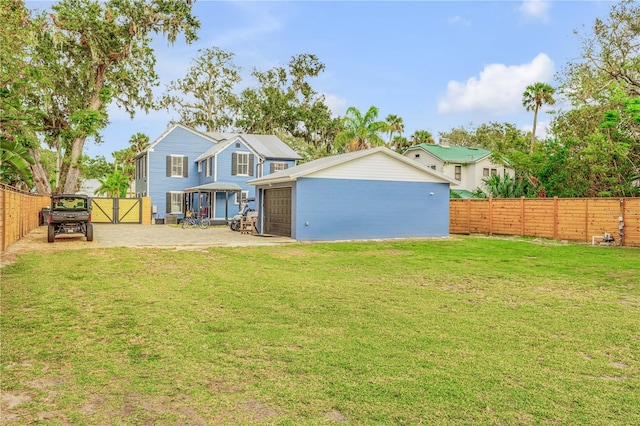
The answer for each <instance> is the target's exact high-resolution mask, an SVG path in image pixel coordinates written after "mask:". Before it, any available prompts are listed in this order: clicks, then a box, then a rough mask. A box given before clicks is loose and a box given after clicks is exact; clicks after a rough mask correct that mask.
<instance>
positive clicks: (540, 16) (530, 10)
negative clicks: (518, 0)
mask: <svg viewBox="0 0 640 426" xmlns="http://www.w3.org/2000/svg"><path fill="white" fill-rule="evenodd" d="M550 9H551V2H549V1H545V0H524V1H523V2H522V4H521V5H520V7H519V8H518V10H519V11H520V12H521V13H522V14H523V15H524V16H525V17H527V18H529V19H536V20H542V21H547V20H549V10H550Z"/></svg>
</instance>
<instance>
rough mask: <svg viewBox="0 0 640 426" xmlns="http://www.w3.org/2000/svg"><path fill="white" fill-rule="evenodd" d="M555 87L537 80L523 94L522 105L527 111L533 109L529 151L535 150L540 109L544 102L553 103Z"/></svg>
mask: <svg viewBox="0 0 640 426" xmlns="http://www.w3.org/2000/svg"><path fill="white" fill-rule="evenodd" d="M554 93H555V89H554V88H553V87H551V86H549V85H548V84H546V83H541V82H537V83H534V84H531V85H529V86H527V88H526V89H525V91H524V93H523V94H522V106H524V107H525V108H526V109H527V111H533V131H532V132H531V144H530V145H529V153H531V152H533V144H534V143H535V141H536V125H537V124H538V111H539V110H540V107H541V106H542V105H543V104H548V105H553V104H555V103H556V101H555V99H553V95H554Z"/></svg>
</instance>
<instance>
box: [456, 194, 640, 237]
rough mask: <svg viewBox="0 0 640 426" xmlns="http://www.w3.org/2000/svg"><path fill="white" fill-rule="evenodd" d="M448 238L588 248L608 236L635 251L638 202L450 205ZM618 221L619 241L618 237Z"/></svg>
mask: <svg viewBox="0 0 640 426" xmlns="http://www.w3.org/2000/svg"><path fill="white" fill-rule="evenodd" d="M449 214H450V228H449V229H450V232H451V233H452V234H475V233H480V234H502V235H523V236H531V237H541V238H550V239H557V240H570V241H583V242H591V238H592V237H593V236H594V235H595V236H601V235H603V234H604V233H605V232H608V233H610V234H611V235H612V236H613V237H614V238H615V239H616V243H617V244H620V241H621V240H622V245H624V246H634V247H640V198H571V199H569V198H560V199H559V198H553V199H549V198H526V199H525V198H519V199H513V198H512V199H488V200H469V199H467V200H451V201H450V213H449ZM620 218H622V219H623V222H622V223H623V224H624V228H623V231H622V235H620V232H619V226H620V223H621V222H620Z"/></svg>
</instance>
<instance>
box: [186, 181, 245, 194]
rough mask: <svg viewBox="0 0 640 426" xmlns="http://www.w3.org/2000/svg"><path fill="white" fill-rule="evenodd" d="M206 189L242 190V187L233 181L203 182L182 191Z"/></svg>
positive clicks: (202, 190) (201, 190) (204, 190)
mask: <svg viewBox="0 0 640 426" xmlns="http://www.w3.org/2000/svg"><path fill="white" fill-rule="evenodd" d="M208 191H221V192H222V191H224V192H228V191H242V188H241V187H240V185H238V184H237V183H233V182H212V183H205V184H204V185H199V186H194V187H192V188H187V189H185V190H184V192H208Z"/></svg>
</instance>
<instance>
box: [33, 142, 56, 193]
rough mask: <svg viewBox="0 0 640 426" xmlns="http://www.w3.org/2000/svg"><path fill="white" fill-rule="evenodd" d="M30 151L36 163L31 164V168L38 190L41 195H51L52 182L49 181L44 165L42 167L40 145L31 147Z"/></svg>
mask: <svg viewBox="0 0 640 426" xmlns="http://www.w3.org/2000/svg"><path fill="white" fill-rule="evenodd" d="M29 153H30V154H31V157H32V158H33V160H34V161H35V164H30V165H29V168H30V169H31V174H32V175H33V183H34V184H35V185H36V191H37V192H38V194H40V195H50V194H51V184H50V183H49V179H48V178H47V173H46V172H45V170H44V167H42V162H41V160H40V147H36V148H32V149H30V150H29Z"/></svg>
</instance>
